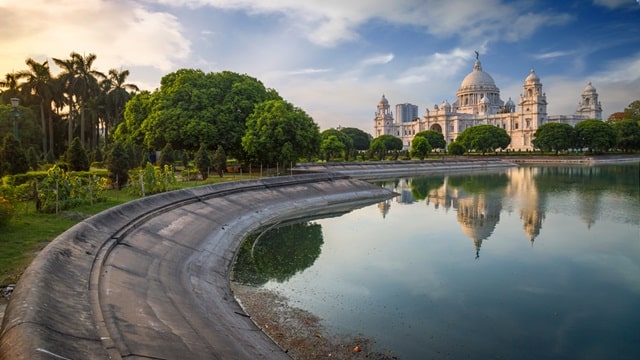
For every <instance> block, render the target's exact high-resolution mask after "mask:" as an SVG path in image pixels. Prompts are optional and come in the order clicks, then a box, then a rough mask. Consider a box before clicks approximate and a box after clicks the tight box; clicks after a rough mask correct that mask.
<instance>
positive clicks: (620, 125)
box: [611, 119, 640, 151]
mask: <svg viewBox="0 0 640 360" xmlns="http://www.w3.org/2000/svg"><path fill="white" fill-rule="evenodd" d="M639 122H640V120H633V119H625V120H622V121H618V122H615V123H613V124H611V126H612V127H613V130H614V131H615V132H616V147H618V148H619V149H621V150H623V151H633V150H640V124H638V123H639Z"/></svg>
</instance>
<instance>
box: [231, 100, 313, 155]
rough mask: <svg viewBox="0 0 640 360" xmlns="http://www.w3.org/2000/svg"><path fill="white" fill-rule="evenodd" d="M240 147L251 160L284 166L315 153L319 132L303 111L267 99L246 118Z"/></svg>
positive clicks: (283, 102) (285, 103)
mask: <svg viewBox="0 0 640 360" xmlns="http://www.w3.org/2000/svg"><path fill="white" fill-rule="evenodd" d="M242 147H243V149H244V151H245V152H246V153H247V155H248V156H249V158H250V159H251V160H253V161H254V162H257V163H261V164H265V165H267V166H271V165H276V164H284V165H285V166H287V165H289V164H295V163H296V162H297V161H298V159H300V158H303V157H307V158H311V157H312V156H314V155H315V154H317V153H318V150H319V147H320V131H319V129H318V125H317V124H316V123H315V122H314V121H313V119H312V118H311V117H310V116H309V115H307V113H305V112H304V111H303V110H301V109H299V108H296V107H294V106H293V105H292V104H290V103H289V102H286V101H284V100H269V101H265V102H263V103H261V104H258V105H257V106H256V107H255V110H254V112H253V113H252V114H251V115H250V116H249V118H248V119H247V132H246V133H245V135H244V137H242Z"/></svg>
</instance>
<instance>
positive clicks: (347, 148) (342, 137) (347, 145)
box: [320, 129, 354, 161]
mask: <svg viewBox="0 0 640 360" xmlns="http://www.w3.org/2000/svg"><path fill="white" fill-rule="evenodd" d="M330 136H335V137H336V139H337V140H338V141H339V142H340V143H342V145H343V146H341V148H342V149H341V150H340V151H338V152H334V154H333V155H332V156H331V157H339V156H340V155H342V154H344V158H345V160H347V161H349V157H350V156H351V155H352V154H353V153H354V147H353V140H352V139H351V137H350V136H349V135H347V134H346V133H343V132H342V131H339V130H336V129H327V130H325V131H323V132H322V133H320V142H321V144H320V146H321V147H322V142H324V140H325V139H327V138H328V137H330ZM321 152H322V150H321Z"/></svg>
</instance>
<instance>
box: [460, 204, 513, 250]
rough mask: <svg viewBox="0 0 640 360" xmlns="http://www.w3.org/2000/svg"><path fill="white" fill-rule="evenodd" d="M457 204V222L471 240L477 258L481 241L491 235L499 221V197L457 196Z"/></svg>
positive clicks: (500, 209)
mask: <svg viewBox="0 0 640 360" xmlns="http://www.w3.org/2000/svg"><path fill="white" fill-rule="evenodd" d="M457 205H458V206H457V210H458V222H460V225H462V231H463V232H464V233H465V234H466V235H467V236H468V237H470V238H471V240H473V244H474V245H475V247H476V259H477V258H479V257H480V246H481V245H482V241H483V240H485V239H487V238H489V236H491V234H492V233H493V230H494V229H495V228H496V225H497V224H498V222H499V221H500V211H502V202H501V199H500V197H498V196H495V195H491V194H471V195H467V196H463V197H460V198H458V201H457Z"/></svg>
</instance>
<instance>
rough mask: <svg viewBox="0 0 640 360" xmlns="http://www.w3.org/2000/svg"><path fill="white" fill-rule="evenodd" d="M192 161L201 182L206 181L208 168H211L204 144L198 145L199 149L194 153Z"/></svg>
mask: <svg viewBox="0 0 640 360" xmlns="http://www.w3.org/2000/svg"><path fill="white" fill-rule="evenodd" d="M194 161H195V163H196V167H197V168H198V171H199V172H200V175H201V176H202V180H207V178H208V177H209V168H210V167H211V158H210V157H209V153H208V152H207V146H206V145H205V144H200V148H199V149H198V151H197V152H196V156H195V158H194Z"/></svg>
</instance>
